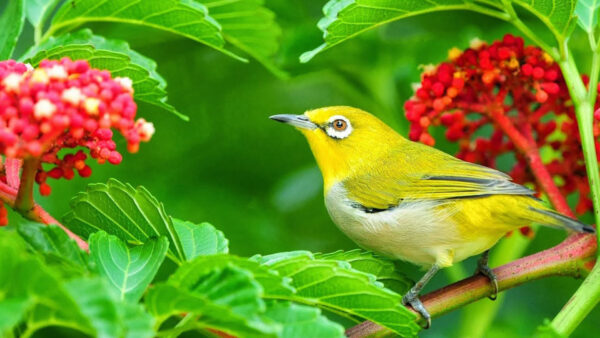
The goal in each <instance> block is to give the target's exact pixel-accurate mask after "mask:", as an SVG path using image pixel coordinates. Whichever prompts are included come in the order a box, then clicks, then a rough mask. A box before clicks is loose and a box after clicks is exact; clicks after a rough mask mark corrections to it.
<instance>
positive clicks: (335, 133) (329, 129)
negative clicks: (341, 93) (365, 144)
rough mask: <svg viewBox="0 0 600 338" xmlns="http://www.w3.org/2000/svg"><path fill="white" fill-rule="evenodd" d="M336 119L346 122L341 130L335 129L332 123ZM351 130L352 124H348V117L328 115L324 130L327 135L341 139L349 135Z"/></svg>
mask: <svg viewBox="0 0 600 338" xmlns="http://www.w3.org/2000/svg"><path fill="white" fill-rule="evenodd" d="M337 120H341V121H343V122H344V123H345V124H346V128H345V129H343V130H338V129H336V128H335V127H334V125H333V124H334V123H335V122H336V121H337ZM352 130H353V129H352V124H350V121H348V119H347V118H346V117H344V116H342V115H334V116H332V117H330V118H329V120H328V121H327V126H326V127H325V132H326V133H327V135H329V136H330V137H333V138H337V139H343V138H346V137H348V136H350V134H351V133H352Z"/></svg>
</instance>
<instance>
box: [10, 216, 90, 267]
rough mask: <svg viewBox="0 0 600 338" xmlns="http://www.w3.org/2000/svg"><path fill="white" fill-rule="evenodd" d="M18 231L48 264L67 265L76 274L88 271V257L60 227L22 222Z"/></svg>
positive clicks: (18, 226)
mask: <svg viewBox="0 0 600 338" xmlns="http://www.w3.org/2000/svg"><path fill="white" fill-rule="evenodd" d="M17 231H18V232H19V234H20V235H21V237H23V238H24V239H25V241H26V242H27V243H28V244H29V245H30V246H31V247H32V248H33V249H34V250H35V251H37V252H39V253H41V254H42V255H43V256H44V257H45V258H46V262H47V263H49V264H53V263H58V264H61V265H65V266H66V267H68V268H69V269H73V270H75V272H76V273H82V272H84V271H86V270H87V267H88V255H87V254H86V253H85V252H84V251H83V250H81V249H80V248H79V246H78V245H77V243H76V242H75V241H74V240H73V239H71V238H70V237H69V235H67V233H66V232H65V231H64V230H63V229H61V228H60V227H58V226H56V225H45V224H41V223H34V222H22V223H20V224H18V225H17Z"/></svg>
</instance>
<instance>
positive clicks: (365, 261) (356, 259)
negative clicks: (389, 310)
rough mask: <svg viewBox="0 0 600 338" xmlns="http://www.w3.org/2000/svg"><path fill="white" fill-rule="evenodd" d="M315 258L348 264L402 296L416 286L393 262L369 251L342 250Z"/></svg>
mask: <svg viewBox="0 0 600 338" xmlns="http://www.w3.org/2000/svg"><path fill="white" fill-rule="evenodd" d="M315 258H317V259H329V260H336V261H345V262H348V263H350V266H352V268H353V269H355V270H358V271H361V272H364V273H368V274H371V275H374V276H375V277H376V278H377V281H379V282H382V283H383V285H385V287H386V288H388V289H390V290H392V291H394V292H397V293H399V294H401V295H404V294H405V293H406V292H407V291H408V290H409V289H410V288H411V287H412V286H413V284H414V282H413V281H412V280H410V279H409V278H407V277H406V276H404V275H402V274H401V273H399V272H398V271H397V270H396V266H395V265H394V262H393V261H391V260H389V259H386V258H383V257H377V256H375V255H374V254H373V253H372V252H369V251H363V250H360V249H355V250H350V251H342V250H340V251H336V252H332V253H328V254H316V255H315Z"/></svg>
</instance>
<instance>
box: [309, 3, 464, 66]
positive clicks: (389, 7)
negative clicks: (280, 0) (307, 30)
mask: <svg viewBox="0 0 600 338" xmlns="http://www.w3.org/2000/svg"><path fill="white" fill-rule="evenodd" d="M469 7H470V4H469V1H468V0H465V1H462V0H437V1H421V0H406V1H395V0H362V1H357V0H329V2H327V4H325V6H323V14H324V17H323V18H322V19H321V20H319V23H318V24H317V26H318V27H319V29H320V30H321V31H323V39H324V40H325V43H323V44H322V45H320V46H319V47H317V48H315V49H313V50H311V51H308V52H306V53H303V54H302V55H301V56H300V62H308V61H309V60H310V59H312V58H313V57H314V56H315V55H317V54H318V53H320V52H322V51H324V50H326V49H329V48H331V47H333V46H335V45H337V44H339V43H341V42H343V41H346V40H348V39H350V38H352V37H354V36H356V35H358V34H360V33H362V32H365V31H367V30H370V29H373V28H375V27H377V26H380V25H382V24H384V23H387V22H390V21H394V20H399V19H403V18H407V17H411V16H415V15H419V14H424V13H429V12H435V11H443V10H450V9H458V10H460V9H469Z"/></svg>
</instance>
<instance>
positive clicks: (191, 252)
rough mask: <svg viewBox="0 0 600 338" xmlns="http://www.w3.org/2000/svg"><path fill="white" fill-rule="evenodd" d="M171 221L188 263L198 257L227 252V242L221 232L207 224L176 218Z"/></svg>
mask: <svg viewBox="0 0 600 338" xmlns="http://www.w3.org/2000/svg"><path fill="white" fill-rule="evenodd" d="M172 221H173V226H174V227H175V231H177V236H179V238H180V240H181V245H182V246H183V252H184V253H185V259H186V260H188V261H190V260H192V259H194V258H196V257H197V256H200V255H214V254H220V253H228V252H229V247H228V244H229V241H228V240H227V238H225V235H224V234H223V232H222V231H219V230H217V229H215V227H214V226H212V225H210V224H209V223H200V224H194V223H192V222H187V221H182V220H180V219H177V218H172Z"/></svg>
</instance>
